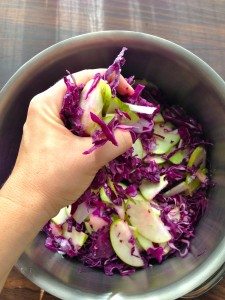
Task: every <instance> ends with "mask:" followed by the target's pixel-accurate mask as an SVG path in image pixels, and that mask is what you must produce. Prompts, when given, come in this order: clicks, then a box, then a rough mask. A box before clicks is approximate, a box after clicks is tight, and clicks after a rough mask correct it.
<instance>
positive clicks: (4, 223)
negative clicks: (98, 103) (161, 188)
mask: <svg viewBox="0 0 225 300" xmlns="http://www.w3.org/2000/svg"><path fill="white" fill-rule="evenodd" d="M99 71H100V72H101V73H103V72H104V70H103V69H101V70H84V71H81V72H78V73H75V74H74V76H75V79H76V81H77V83H78V84H80V83H84V84H85V83H86V82H87V81H88V80H90V79H91V78H92V76H93V74H95V73H96V72H99ZM65 91H66V87H65V85H64V83H63V81H59V82H57V83H56V84H55V85H54V86H53V87H51V88H49V89H48V90H46V91H44V92H43V93H41V94H39V95H37V96H35V97H34V98H33V99H32V100H31V103H30V106H29V109H28V114H27V120H26V122H25V124H24V128H23V136H22V140H21V144H20V149H19V153H18V157H17V160H16V164H15V167H14V169H13V172H12V174H11V175H10V177H9V178H8V180H7V181H6V183H5V184H4V185H3V187H2V189H1V190H0V211H1V220H0V232H1V234H0V245H1V247H0V290H1V289H2V287H3V285H4V282H5V280H6V278H7V276H8V274H9V272H10V270H11V268H12V266H13V265H14V264H15V263H16V261H17V259H18V258H19V256H20V255H21V254H22V252H23V251H24V249H25V248H26V247H27V245H28V244H29V243H30V242H31V241H32V239H34V237H35V236H36V235H37V233H38V232H39V231H40V230H41V228H42V227H43V225H44V224H45V223H46V222H47V221H48V220H49V219H50V218H52V217H53V216H55V215H56V214H57V212H58V211H59V209H60V208H62V207H64V206H66V205H69V204H71V203H72V202H74V199H77V198H79V197H80V196H81V195H82V193H83V192H84V191H85V190H86V189H87V187H88V186H89V185H90V183H91V181H92V180H93V178H94V176H95V174H96V172H97V171H98V170H99V169H100V168H101V167H102V166H104V165H105V164H106V163H108V162H109V161H110V160H112V159H114V158H115V157H117V156H119V155H120V154H122V153H123V152H125V151H126V150H127V149H129V148H130V147H131V145H132V140H131V137H130V134H129V133H128V132H124V131H120V130H118V131H116V132H115V136H116V139H117V142H118V147H116V146H114V145H112V144H111V143H110V142H108V143H106V144H105V145H104V146H103V147H101V148H99V149H97V150H96V151H94V152H93V153H91V154H89V155H83V154H82V153H83V152H84V151H85V150H87V149H89V148H90V147H91V138H89V137H88V138H81V137H77V136H74V135H73V134H72V133H71V132H70V131H69V130H67V129H66V128H65V127H64V125H63V123H62V121H61V120H60V117H59V111H60V108H61V105H62V100H63V96H64V94H65ZM118 91H119V92H120V93H121V94H132V93H133V89H132V87H131V86H129V85H128V84H127V82H126V81H125V79H124V78H123V77H122V76H121V78H120V84H119V86H118ZM65 149H66V151H65Z"/></svg>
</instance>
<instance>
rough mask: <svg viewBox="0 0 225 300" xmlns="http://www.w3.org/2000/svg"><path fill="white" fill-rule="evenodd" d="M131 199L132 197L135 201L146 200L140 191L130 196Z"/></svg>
mask: <svg viewBox="0 0 225 300" xmlns="http://www.w3.org/2000/svg"><path fill="white" fill-rule="evenodd" d="M131 199H133V200H135V201H146V199H145V198H144V197H143V196H142V195H141V194H140V193H137V195H136V196H134V197H131Z"/></svg>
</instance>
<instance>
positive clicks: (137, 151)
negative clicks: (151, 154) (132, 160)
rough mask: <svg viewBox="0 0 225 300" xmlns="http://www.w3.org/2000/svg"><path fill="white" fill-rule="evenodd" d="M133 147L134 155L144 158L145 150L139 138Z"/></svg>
mask: <svg viewBox="0 0 225 300" xmlns="http://www.w3.org/2000/svg"><path fill="white" fill-rule="evenodd" d="M132 147H133V149H134V151H133V155H137V157H138V158H140V159H142V158H143V156H144V150H143V146H142V143H141V141H140V140H139V139H137V140H136V141H135V142H134V144H133V146H132Z"/></svg>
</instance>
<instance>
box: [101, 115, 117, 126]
mask: <svg viewBox="0 0 225 300" xmlns="http://www.w3.org/2000/svg"><path fill="white" fill-rule="evenodd" d="M114 117H115V114H107V115H105V117H103V118H102V119H103V121H104V122H105V123H106V124H109V122H110V121H112V119H113V118H114Z"/></svg>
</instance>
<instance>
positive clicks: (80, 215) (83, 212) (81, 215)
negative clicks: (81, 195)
mask: <svg viewBox="0 0 225 300" xmlns="http://www.w3.org/2000/svg"><path fill="white" fill-rule="evenodd" d="M90 213H91V211H90V210H89V208H88V207H87V205H86V203H85V202H83V203H81V204H80V205H78V207H77V209H76V211H75V213H74V214H73V218H74V220H75V221H76V222H77V223H79V224H81V223H82V222H84V220H85V219H86V218H87V217H88V216H89V214H90Z"/></svg>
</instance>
